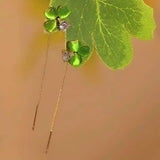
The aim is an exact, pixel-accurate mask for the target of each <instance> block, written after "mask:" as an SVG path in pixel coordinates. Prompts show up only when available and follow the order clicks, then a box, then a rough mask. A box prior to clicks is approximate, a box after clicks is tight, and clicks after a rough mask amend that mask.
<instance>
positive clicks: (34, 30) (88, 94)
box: [0, 0, 160, 160]
mask: <svg viewBox="0 0 160 160" xmlns="http://www.w3.org/2000/svg"><path fill="white" fill-rule="evenodd" d="M48 3H49V1H48V0H34V1H33V0H27V1H26V0H21V1H20V0H14V1H5V0H1V1H0V6H1V10H0V46H1V47H0V48H1V56H0V73H1V76H0V160H28V159H29V160H44V159H47V160H64V159H65V160H82V159H83V160H159V159H160V72H159V68H160V67H159V66H160V45H159V44H160V27H159V25H160V1H159V0H147V1H146V3H148V4H149V5H150V6H152V7H154V16H155V19H156V23H157V29H156V31H155V35H154V39H153V40H151V41H141V40H137V39H133V46H134V59H133V61H132V63H131V64H130V65H129V66H128V67H127V68H126V69H125V70H121V71H111V70H109V69H108V68H106V66H105V65H104V64H103V63H102V62H101V61H100V60H99V58H98V57H97V56H96V54H93V56H92V58H91V60H90V62H88V63H87V64H86V65H85V66H84V67H82V68H80V69H74V68H73V67H69V71H68V74H67V78H66V82H65V87H64V94H63V101H62V103H61V106H60V110H59V114H58V118H57V123H56V130H55V135H54V139H53V140H52V143H51V146H50V150H49V153H48V155H45V154H44V151H45V147H46V142H47V138H48V133H49V128H50V122H51V118H52V112H53V110H54V106H55V103H56V99H57V95H58V91H59V88H60V84H61V79H62V75H63V71H64V63H63V62H62V60H61V50H62V49H63V48H64V34H63V33H60V32H59V33H55V34H53V36H52V39H51V45H50V50H49V52H50V54H49V61H48V66H47V74H46V78H45V86H44V92H43V98H42V103H41V106H40V110H39V115H38V119H37V120H38V123H37V126H36V130H35V132H33V131H32V130H31V126H32V120H33V115H34V109H35V105H36V103H37V99H38V92H39V87H40V80H41V75H42V69H43V63H44V53H45V50H46V44H47V36H48V35H47V34H44V32H43V25H42V24H43V22H44V11H45V9H46V8H47V7H48Z"/></svg>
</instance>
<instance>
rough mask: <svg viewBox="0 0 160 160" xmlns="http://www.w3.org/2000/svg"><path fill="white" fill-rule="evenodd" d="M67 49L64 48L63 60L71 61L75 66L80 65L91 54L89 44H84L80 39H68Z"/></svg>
mask: <svg viewBox="0 0 160 160" xmlns="http://www.w3.org/2000/svg"><path fill="white" fill-rule="evenodd" d="M66 46H67V50H63V52H62V53H63V56H62V58H63V61H64V62H69V63H70V64H71V65H72V66H74V67H80V66H81V65H82V64H84V63H85V62H86V61H87V59H88V58H89V56H90V48H89V46H83V45H82V43H81V42H80V41H78V40H74V41H68V42H67V44H66Z"/></svg>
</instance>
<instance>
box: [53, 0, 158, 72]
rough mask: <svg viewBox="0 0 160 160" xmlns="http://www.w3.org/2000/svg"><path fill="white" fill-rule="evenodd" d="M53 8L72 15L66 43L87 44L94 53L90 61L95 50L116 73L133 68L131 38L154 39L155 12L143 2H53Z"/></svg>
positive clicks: (141, 0) (118, 0) (120, 0)
mask: <svg viewBox="0 0 160 160" xmlns="http://www.w3.org/2000/svg"><path fill="white" fill-rule="evenodd" d="M50 4H51V6H53V4H54V5H57V6H58V5H61V4H64V5H66V6H68V8H69V10H70V11H71V12H72V14H71V15H70V16H69V21H70V24H71V27H70V28H69V29H68V30H67V37H66V40H67V41H71V40H73V39H78V40H79V41H80V42H83V43H84V44H87V45H88V46H89V48H90V49H91V51H90V53H89V56H87V57H88V59H89V58H90V55H91V52H92V50H93V48H94V47H95V49H96V52H97V54H98V55H99V57H100V58H101V59H102V61H103V62H104V63H105V64H106V65H107V66H108V67H109V68H111V69H113V70H117V69H123V68H124V67H126V66H127V65H128V64H130V62H131V60H132V57H133V49H132V44H131V37H136V38H139V39H143V40H149V39H152V37H153V31H154V29H155V22H154V19H153V9H152V8H151V7H149V6H147V5H146V4H145V3H144V2H143V0H76V1H75V0H51V3H50ZM144 56H145V55H144ZM88 59H85V62H86V61H87V60H88ZM82 62H84V61H83V58H82ZM81 64H83V63H81ZM79 66H81V65H79Z"/></svg>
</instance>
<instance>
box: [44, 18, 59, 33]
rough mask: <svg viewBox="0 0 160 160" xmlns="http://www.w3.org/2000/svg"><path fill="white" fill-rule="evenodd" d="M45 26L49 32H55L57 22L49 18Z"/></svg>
mask: <svg viewBox="0 0 160 160" xmlns="http://www.w3.org/2000/svg"><path fill="white" fill-rule="evenodd" d="M44 28H45V29H46V31H48V32H53V31H54V30H55V29H56V28H57V22H56V21H55V20H48V21H46V22H45V23H44Z"/></svg>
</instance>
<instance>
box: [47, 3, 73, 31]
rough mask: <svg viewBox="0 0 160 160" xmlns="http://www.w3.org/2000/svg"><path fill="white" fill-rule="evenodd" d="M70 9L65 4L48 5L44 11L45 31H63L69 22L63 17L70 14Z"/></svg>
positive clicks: (68, 25)
mask: <svg viewBox="0 0 160 160" xmlns="http://www.w3.org/2000/svg"><path fill="white" fill-rule="evenodd" d="M70 13H71V11H70V10H69V9H68V8H67V7H66V6H58V7H57V9H56V8H55V7H50V8H49V9H48V10H47V11H46V12H45V16H46V18H47V21H46V22H45V23H44V28H45V29H46V31H47V32H53V31H56V30H61V31H63V32H65V31H66V30H67V29H68V28H69V27H70V24H69V23H68V22H67V21H65V20H64V19H65V18H67V17H68V16H69V15H70Z"/></svg>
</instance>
